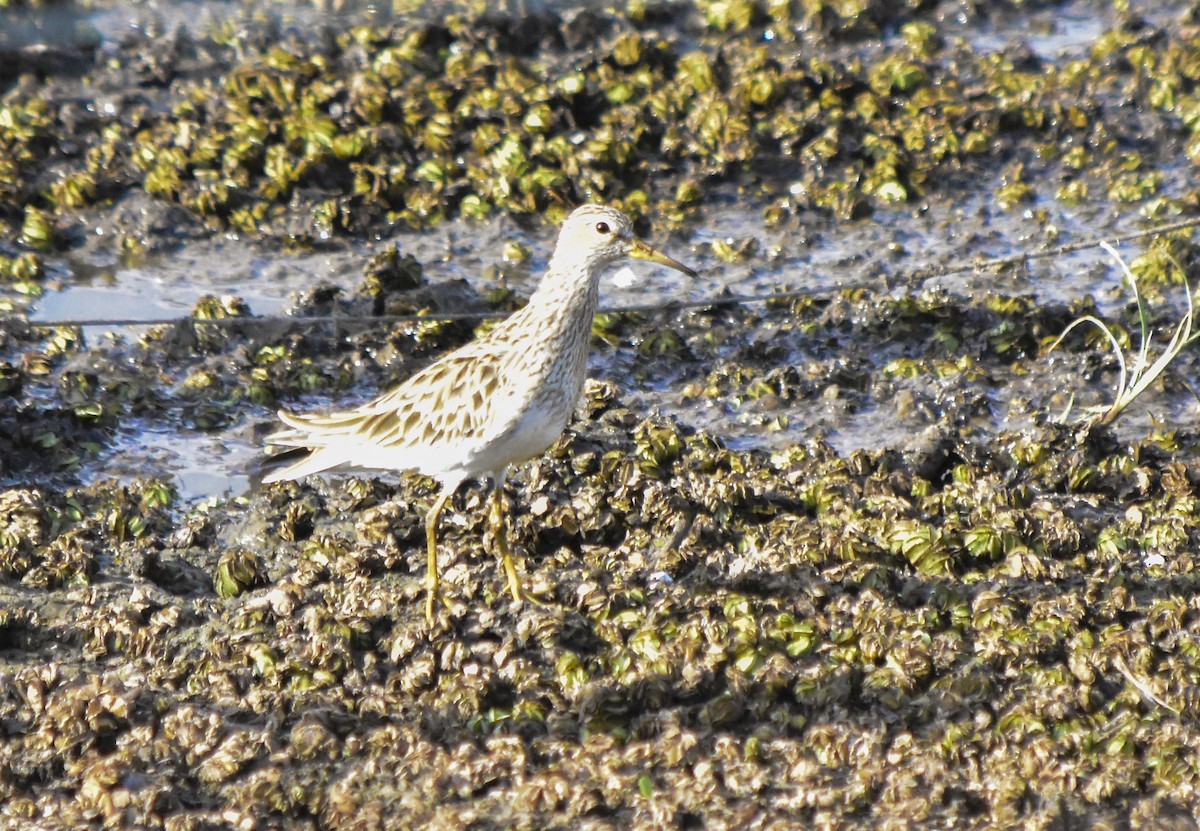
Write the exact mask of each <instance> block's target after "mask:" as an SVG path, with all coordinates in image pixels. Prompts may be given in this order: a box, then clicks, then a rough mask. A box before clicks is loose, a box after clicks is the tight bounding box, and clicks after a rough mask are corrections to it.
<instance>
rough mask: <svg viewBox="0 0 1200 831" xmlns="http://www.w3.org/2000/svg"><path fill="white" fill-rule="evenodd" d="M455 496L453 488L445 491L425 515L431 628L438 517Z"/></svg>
mask: <svg viewBox="0 0 1200 831" xmlns="http://www.w3.org/2000/svg"><path fill="white" fill-rule="evenodd" d="M453 495H454V489H453V488H447V489H443V490H442V492H441V493H440V494H438V498H437V501H435V502H434V503H433V507H432V508H430V509H429V513H428V514H426V515H425V556H426V562H425V620H426V622H427V623H428V624H429V625H430V626H431V627H432V626H433V604H434V602H435V598H436V597H437V590H438V565H437V523H438V517H440V516H441V515H442V508H444V507H446V500H448V499H449V498H450V497H451V496H453Z"/></svg>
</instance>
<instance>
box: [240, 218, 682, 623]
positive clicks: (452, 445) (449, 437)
mask: <svg viewBox="0 0 1200 831" xmlns="http://www.w3.org/2000/svg"><path fill="white" fill-rule="evenodd" d="M623 257H634V258H636V259H641V260H649V261H650V262H654V263H659V264H660V265H665V266H668V267H670V268H674V269H676V270H678V271H682V272H683V273H684V274H687V275H688V276H691V277H694V276H696V272H694V271H693V270H692V269H690V268H688V267H687V266H685V265H683V264H682V263H679V262H677V261H675V260H673V259H671V258H670V257H668V256H667V255H665V254H661V253H659V252H658V251H655V250H654V249H653V248H651V247H650V246H649V245H647V244H646V243H645V242H643V241H642V240H640V239H638V238H637V237H636V236H634V233H633V223H632V222H630V220H629V218H628V217H626V216H625V215H624V214H623V213H621V212H620V211H616V210H613V209H612V208H606V207H602V206H599V205H584V206H583V207H581V208H577V209H576V210H575V211H574V212H572V213H571V215H570V216H568V217H567V219H566V221H565V222H564V223H563V226H562V231H561V232H560V233H559V235H558V245H557V246H556V247H555V249H554V254H553V256H552V257H551V258H550V265H549V267H548V268H547V270H546V274H545V276H544V277H543V278H542V281H541V284H540V285H539V286H538V288H537V290H536V291H535V292H534V293H533V296H532V297H530V299H529V303H528V304H527V305H526V306H525V307H524V308H522V309H521V310H520V311H518V312H516V313H514V314H513V315H512V316H510V317H509V318H507V319H506V320H504V321H503V322H502V323H500V324H499V325H497V326H496V327H495V328H493V329H492V330H490V331H489V332H487V333H486V334H484V335H482V336H480V337H479V338H477V339H476V340H474V341H472V342H471V343H468V344H466V345H464V346H462V347H460V348H458V349H456V350H454V351H453V352H451V353H449V354H448V355H446V356H445V357H443V358H441V359H440V360H438V361H436V362H434V363H433V364H431V365H430V366H428V367H426V368H425V369H423V370H422V371H420V372H418V373H417V374H416V375H413V376H412V377H411V378H409V379H408V380H407V381H405V382H404V383H402V384H400V385H399V386H398V387H396V388H395V389H393V390H391V391H389V392H386V393H384V394H383V395H381V396H379V397H378V398H376V399H374V400H373V401H370V402H368V403H366V404H363V405H362V406H360V407H356V408H354V409H352V410H344V411H341V412H333V413H329V414H325V415H320V414H310V413H305V414H301V413H288V412H284V411H282V410H281V411H280V412H279V418H280V419H282V421H283V422H284V424H286V425H287V429H284V430H281V431H279V432H277V433H274V434H272V435H271V436H269V437H268V438H267V441H269V442H271V443H272V444H276V445H283V446H286V447H291V448H302V449H304V450H307V451H308V454H307V455H306V456H304V457H303V458H301V459H300V460H299V461H297V462H295V463H294V464H291V465H289V466H288V467H285V468H283V469H281V470H278V471H275V472H273V473H271V474H270V475H268V476H267V477H265V478H264V479H263V481H264V482H278V481H281V480H285V479H299V478H301V477H303V476H309V475H311V474H316V473H324V472H328V471H368V470H387V471H402V470H412V471H418V472H420V473H423V474H425V475H426V476H430V477H432V478H433V479H435V480H437V482H438V483H439V484H440V485H441V491H440V492H439V494H438V496H437V499H436V500H434V503H433V506H432V507H431V508H430V509H429V513H428V514H427V515H426V517H425V535H426V536H425V539H426V557H427V562H426V582H425V585H426V597H425V617H426V619H427V621H428V622H429V624H430V625H431V626H432V625H433V621H434V614H433V612H434V603H435V598H436V596H437V590H438V565H437V522H438V517H439V516H440V515H441V512H442V509H443V508H444V507H445V505H446V501H447V500H448V499H449V498H450V497H451V496H452V495H453V494H454V492H455V491H456V490H457V489H458V487H459V485H461V484H462V483H463V482H464V481H466V480H468V479H485V480H491V481H492V482H493V483H494V491H493V494H492V501H491V508H490V510H489V517H488V519H489V523H490V525H491V527H492V530H493V532H494V533H493V536H494V538H495V540H496V547H497V549H498V551H497V554H498V556H499V558H500V562H501V563H502V565H503V566H504V572H505V574H506V576H507V581H508V590H509V593H510V594H511V595H512V597H513V600H515V601H517V602H520V601H521V600H522V599H523V593H522V590H521V579H520V577H518V576H517V569H516V566H514V565H513V559H512V554H511V552H510V550H509V545H508V539H507V531H506V529H505V527H504V502H503V498H502V495H501V494H502V489H503V486H504V480H505V477H506V476H507V474H508V469H509V467H510V466H511V465H514V464H518V463H520V462H524V461H527V460H529V459H532V458H533V457H535V456H538V455H540V454H541V453H542V452H544V451H545V450H546V449H547V448H548V447H550V445H552V444H553V443H554V442H555V441H556V440H557V439H558V437H559V436H560V435H561V434H562V431H563V429H564V428H565V427H566V426H567V421H568V420H569V419H570V417H571V413H572V411H573V410H574V409H575V406H576V404H578V403H579V397H580V394H581V392H582V389H583V380H584V374H585V372H586V370H587V355H588V345H589V339H590V337H591V331H592V318H593V317H594V315H595V313H596V304H597V300H598V297H599V283H600V276H601V274H602V273H603V272H604V269H605V267H607V266H608V265H610V264H611V263H613V262H615V261H616V260H619V259H621V258H623ZM291 452H295V451H291Z"/></svg>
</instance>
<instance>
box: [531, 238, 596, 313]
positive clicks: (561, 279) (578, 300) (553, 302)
mask: <svg viewBox="0 0 1200 831" xmlns="http://www.w3.org/2000/svg"><path fill="white" fill-rule="evenodd" d="M600 271H601V267H600V265H599V264H598V263H590V262H580V261H577V260H575V261H573V260H571V259H569V258H564V257H561V256H559V255H558V254H557V253H556V255H555V256H554V257H552V258H551V259H550V265H549V266H548V267H547V269H546V276H545V277H543V278H542V282H541V283H540V284H539V285H538V287H537V290H536V291H534V293H533V295H532V296H531V297H530V298H529V307H532V308H536V309H537V310H538V311H539V314H542V315H545V317H546V318H547V319H549V320H555V321H561V322H562V324H564V325H565V326H567V327H570V326H571V325H573V324H574V325H579V321H580V318H583V319H586V321H587V328H588V329H590V328H591V320H592V317H593V316H594V315H595V314H596V306H597V303H598V302H599V297H600Z"/></svg>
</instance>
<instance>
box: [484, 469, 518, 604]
mask: <svg viewBox="0 0 1200 831" xmlns="http://www.w3.org/2000/svg"><path fill="white" fill-rule="evenodd" d="M489 519H490V520H491V526H492V537H493V538H494V539H495V540H496V553H497V554H498V555H499V557H500V562H501V564H502V565H503V566H504V573H505V574H506V575H507V576H508V591H509V594H511V595H512V598H513V600H515V601H517V602H518V603H520V602H521V601H522V600H524V599H525V593H524V592H522V591H521V578H520V577H518V576H517V567H516V566H515V565H513V558H512V553H511V552H510V551H509V550H508V529H507V528H506V527H505V525H504V484H503V482H502V481H501V482H499V483H497V484H496V487H495V488H493V490H492V509H491V515H490V517H489Z"/></svg>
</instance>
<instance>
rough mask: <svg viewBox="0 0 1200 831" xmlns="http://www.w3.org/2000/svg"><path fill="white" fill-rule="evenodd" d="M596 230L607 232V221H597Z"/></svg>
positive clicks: (602, 232)
mask: <svg viewBox="0 0 1200 831" xmlns="http://www.w3.org/2000/svg"><path fill="white" fill-rule="evenodd" d="M596 231H597V232H598V233H601V234H607V233H608V231H609V228H608V223H607V222H597V223H596Z"/></svg>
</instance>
